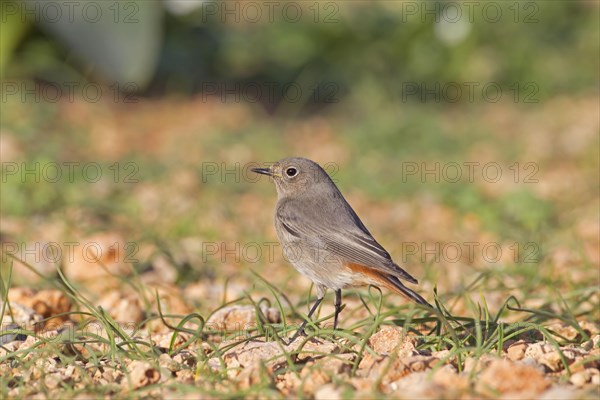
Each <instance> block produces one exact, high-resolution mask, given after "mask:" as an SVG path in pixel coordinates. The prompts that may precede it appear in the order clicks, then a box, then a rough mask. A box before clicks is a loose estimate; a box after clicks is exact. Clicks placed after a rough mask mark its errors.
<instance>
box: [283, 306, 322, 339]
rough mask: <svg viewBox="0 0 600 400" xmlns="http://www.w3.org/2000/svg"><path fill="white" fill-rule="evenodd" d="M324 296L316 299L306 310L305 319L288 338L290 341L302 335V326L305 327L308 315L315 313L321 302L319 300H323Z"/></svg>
mask: <svg viewBox="0 0 600 400" xmlns="http://www.w3.org/2000/svg"><path fill="white" fill-rule="evenodd" d="M324 298H325V296H321V297H319V298H318V299H317V301H316V302H315V304H314V305H313V306H312V308H311V309H310V311H309V312H308V315H307V316H306V319H305V320H304V322H302V325H300V328H299V329H298V330H297V331H296V334H295V335H294V336H293V337H292V338H291V339H290V342H289V343H288V344H290V343H292V342H293V341H294V340H296V338H297V337H298V336H300V335H304V328H305V327H306V323H307V322H308V320H309V319H310V317H311V316H312V315H313V314H314V313H315V311H316V310H317V307H319V304H321V302H322V301H323V299H324Z"/></svg>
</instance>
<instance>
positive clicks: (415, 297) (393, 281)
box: [382, 275, 433, 308]
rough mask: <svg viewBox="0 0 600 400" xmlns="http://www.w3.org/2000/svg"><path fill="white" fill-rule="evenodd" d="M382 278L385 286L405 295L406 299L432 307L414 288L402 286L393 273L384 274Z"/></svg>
mask: <svg viewBox="0 0 600 400" xmlns="http://www.w3.org/2000/svg"><path fill="white" fill-rule="evenodd" d="M382 278H384V279H385V281H386V283H387V285H386V286H387V287H388V288H389V289H391V290H393V291H394V292H396V293H398V294H399V295H402V296H404V297H406V298H407V299H409V300H412V301H414V302H415V303H417V304H422V305H424V306H428V307H431V308H433V306H432V305H431V304H429V303H428V302H427V300H425V299H424V298H423V297H421V295H419V294H418V293H417V292H415V291H414V290H412V289H409V288H407V287H406V286H404V284H402V282H401V281H400V279H398V278H397V277H395V276H393V275H384V276H382Z"/></svg>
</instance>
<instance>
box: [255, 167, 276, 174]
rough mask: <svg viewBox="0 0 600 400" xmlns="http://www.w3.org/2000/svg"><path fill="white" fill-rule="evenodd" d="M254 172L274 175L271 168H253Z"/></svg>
mask: <svg viewBox="0 0 600 400" xmlns="http://www.w3.org/2000/svg"><path fill="white" fill-rule="evenodd" d="M252 172H256V173H257V174H262V175H268V176H273V171H271V168H252Z"/></svg>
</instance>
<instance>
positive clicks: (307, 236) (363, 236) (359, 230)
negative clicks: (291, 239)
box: [277, 207, 417, 283]
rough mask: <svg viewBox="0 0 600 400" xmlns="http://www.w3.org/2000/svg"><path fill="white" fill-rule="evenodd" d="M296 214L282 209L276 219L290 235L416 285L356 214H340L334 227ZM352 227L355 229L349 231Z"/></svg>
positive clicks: (278, 210)
mask: <svg viewBox="0 0 600 400" xmlns="http://www.w3.org/2000/svg"><path fill="white" fill-rule="evenodd" d="M294 211H296V212H290V207H288V208H287V210H286V212H283V207H278V209H277V219H278V221H279V223H280V224H281V226H282V227H283V229H285V230H286V231H287V233H288V234H290V235H292V236H295V237H297V238H298V239H300V240H303V241H307V242H311V243H314V244H315V245H317V246H318V247H320V248H323V249H325V250H327V251H330V252H331V253H333V254H334V255H336V256H338V257H340V258H341V259H342V260H344V261H346V262H348V263H351V264H358V265H363V266H365V267H370V268H373V269H375V270H376V271H379V272H382V273H384V274H389V275H392V276H396V277H398V278H401V279H404V280H406V281H408V282H411V283H417V280H416V279H415V278H413V277H412V276H411V275H410V274H409V273H408V272H406V271H404V270H403V269H402V268H400V267H399V266H398V265H397V264H396V263H394V261H393V260H392V258H391V257H390V255H389V253H388V252H387V251H386V250H385V249H384V248H383V247H381V245H380V244H379V243H377V241H376V240H375V239H374V238H373V236H371V234H370V233H369V231H367V230H366V228H365V227H364V225H363V224H362V222H360V219H358V216H356V214H355V213H352V214H351V215H346V214H344V213H340V214H337V215H336V221H338V223H335V222H333V221H323V220H319V219H318V218H315V217H314V215H306V216H302V215H299V214H298V211H299V210H297V209H296V210H294ZM345 217H346V218H345ZM344 219H346V221H345V223H343V224H340V223H339V221H341V220H344ZM354 219H356V220H358V222H357V221H355V220H354ZM349 226H351V227H352V228H348V227H349Z"/></svg>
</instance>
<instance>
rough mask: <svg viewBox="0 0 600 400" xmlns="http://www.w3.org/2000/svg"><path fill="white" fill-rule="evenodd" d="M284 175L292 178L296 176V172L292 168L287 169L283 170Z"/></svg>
mask: <svg viewBox="0 0 600 400" xmlns="http://www.w3.org/2000/svg"><path fill="white" fill-rule="evenodd" d="M285 174H286V175H287V176H289V177H290V178H293V177H295V176H296V175H298V170H297V169H296V168H294V167H289V168H288V169H286V170H285Z"/></svg>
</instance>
